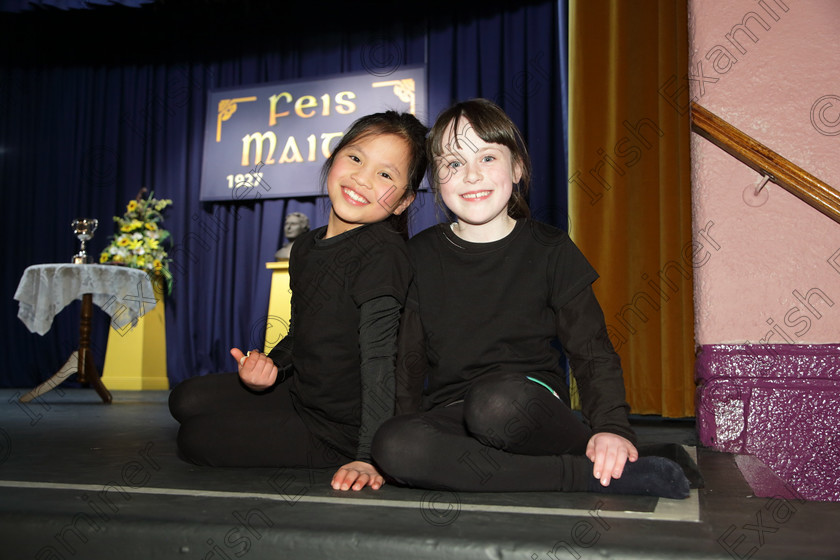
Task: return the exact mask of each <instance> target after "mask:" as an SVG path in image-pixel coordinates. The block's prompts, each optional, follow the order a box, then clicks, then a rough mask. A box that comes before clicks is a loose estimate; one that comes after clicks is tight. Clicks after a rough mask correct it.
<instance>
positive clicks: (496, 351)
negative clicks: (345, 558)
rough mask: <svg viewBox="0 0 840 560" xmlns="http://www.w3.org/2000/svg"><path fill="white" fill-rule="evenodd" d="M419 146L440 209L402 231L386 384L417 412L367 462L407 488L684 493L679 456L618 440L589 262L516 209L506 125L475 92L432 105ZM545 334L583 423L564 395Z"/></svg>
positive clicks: (623, 419)
mask: <svg viewBox="0 0 840 560" xmlns="http://www.w3.org/2000/svg"><path fill="white" fill-rule="evenodd" d="M427 145H428V147H429V152H430V157H431V158H432V159H433V165H432V169H433V173H432V175H433V177H432V179H433V183H434V188H435V194H436V196H438V197H439V199H440V200H441V201H442V202H443V204H444V205H445V206H446V208H448V209H449V210H450V211H451V212H452V214H454V216H455V221H453V222H452V223H448V224H439V225H437V226H434V227H432V228H430V229H427V230H425V231H424V232H421V233H420V234H418V235H416V236H415V237H414V238H412V240H411V241H410V242H409V253H410V258H411V263H412V267H413V272H414V280H413V284H412V287H411V289H410V292H409V298H408V302H407V304H406V309H405V312H404V316H403V324H402V327H401V329H402V331H401V333H400V338H401V342H400V344H401V356H402V357H401V359H400V364H401V366H402V367H401V369H402V370H403V371H401V372H399V373H398V385H399V388H400V390H401V392H402V393H404V394H405V395H407V399H406V400H407V402H409V405H408V408H410V407H411V405H412V404H419V408H420V410H421V411H420V412H416V413H413V414H407V415H403V416H397V417H394V418H392V419H391V420H389V421H387V422H386V423H385V424H384V425H383V426H382V428H381V429H380V431H379V433H378V434H377V436H376V438H375V440H374V443H373V456H374V459H375V460H376V463H377V465H378V466H379V467H380V468H381V469H383V470H384V472H385V473H386V474H387V475H389V476H391V477H392V478H393V479H395V480H396V481H398V482H401V483H404V484H408V485H412V486H417V487H423V488H434V489H448V490H456V491H457V490H464V491H537V490H541V491H594V492H615V493H629V494H653V495H657V496H666V497H672V498H682V497H686V496H687V495H688V481H687V480H686V478H685V476H684V474H683V472H682V470H681V468H680V466H679V465H677V464H676V463H675V462H673V461H671V460H668V459H665V458H662V457H642V458H640V457H639V453H638V451H637V449H636V448H635V446H634V441H635V435H634V433H633V430H632V429H631V427H630V424H629V422H628V418H627V414H628V410H629V407H628V405H627V404H626V402H625V395H624V384H623V379H622V371H621V365H620V363H619V358H618V356H617V354H616V353H615V351H614V350H613V347H612V345H611V343H610V340H609V338H608V337H607V334H606V326H605V324H604V317H603V313H602V311H601V308H600V306H599V305H598V302H597V300H596V299H595V296H594V294H593V291H592V287H591V284H592V282H594V281H595V279H596V278H597V274H596V272H595V271H594V270H593V268H592V267H591V266H590V265H589V263H588V262H587V261H586V259H585V258H584V257H583V255H582V254H581V253H580V251H579V250H578V248H577V247H576V246H575V245H574V243H573V242H572V241H571V239H569V237H568V235H567V234H566V233H565V232H563V231H561V230H558V229H556V228H553V227H551V226H548V225H545V224H541V223H539V222H536V221H533V220H531V219H530V218H529V217H528V216H529V210H528V206H527V204H526V202H525V196H526V195H527V191H528V185H529V181H530V160H529V157H528V152H527V150H526V149H525V146H524V143H523V141H522V138H521V136H520V133H519V130H518V129H517V128H516V126H515V125H514V124H513V122H512V121H511V120H510V118H509V117H508V116H507V115H506V114H505V113H504V112H503V111H502V110H501V109H500V108H499V107H497V106H496V105H495V104H493V103H491V102H489V101H486V100H482V99H476V100H471V101H466V102H463V103H459V104H457V105H455V106H453V107H451V108H450V109H447V110H446V111H444V112H443V113H442V114H441V116H440V117H439V118H438V120H437V122H436V123H435V125H434V127H433V128H432V131H431V133H430V135H429V139H428V143H427ZM555 340H559V342H560V343H561V345H562V348H563V351H564V352H565V355H566V356H567V357H568V358H569V361H570V364H571V369H572V372H573V373H574V376H575V379H576V380H577V382H578V386H579V387H580V392H581V401H582V407H583V416H584V417H585V420H586V422H585V423H584V422H581V421H580V420H579V419H578V417H577V416H576V415H575V414H574V413H573V412H572V410H571V409H570V407H569V400H570V399H569V390H568V386H567V385H566V382H565V372H564V369H563V367H562V365H561V363H562V356H561V354H560V352H559V351H558V350H557V349H555V348H554V347H553V346H552V342H553V341H555ZM410 356H411V357H413V358H412V359H409V357H410ZM417 356H422V357H424V358H425V360H417V359H416V357H417ZM417 364H420V366H419V367H418V365H417ZM426 366H427V369H424V368H426ZM413 391H416V393H417V394H420V392H421V391H422V398H421V402H420V403H412V402H411V401H412V398H411V397H412V394H414V393H413Z"/></svg>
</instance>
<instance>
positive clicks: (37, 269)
mask: <svg viewBox="0 0 840 560" xmlns="http://www.w3.org/2000/svg"><path fill="white" fill-rule="evenodd" d="M84 294H92V295H93V303H94V304H95V305H96V306H97V307H99V308H100V309H102V310H103V311H105V312H106V313H108V315H110V316H111V325H112V326H113V327H114V328H116V329H117V330H122V329H123V328H124V327H125V326H126V325H128V324H136V322H137V319H139V318H140V317H142V316H143V315H145V314H146V313H148V312H149V311H151V310H152V309H153V308H154V306H155V305H156V303H157V301H156V300H155V292H154V289H153V288H152V282H151V280H150V278H149V275H148V274H147V273H145V272H143V271H142V270H137V269H135V268H127V267H122V266H113V265H104V264H39V265H34V266H30V267H29V268H27V269H26V270H25V271H24V272H23V276H22V277H21V279H20V283H19V284H18V287H17V291H16V292H15V299H16V300H17V301H18V302H20V303H19V305H18V318H19V319H20V320H21V321H23V323H24V324H25V325H26V328H27V329H29V330H30V332H34V333H38V334H40V335H44V334H46V333H47V332H49V330H50V326H51V325H52V321H53V318H54V317H55V316H56V315H57V314H58V312H59V311H61V310H62V309H64V308H65V307H66V306H67V304H69V303H70V302H72V301H73V300H76V299H81V298H82V295H84Z"/></svg>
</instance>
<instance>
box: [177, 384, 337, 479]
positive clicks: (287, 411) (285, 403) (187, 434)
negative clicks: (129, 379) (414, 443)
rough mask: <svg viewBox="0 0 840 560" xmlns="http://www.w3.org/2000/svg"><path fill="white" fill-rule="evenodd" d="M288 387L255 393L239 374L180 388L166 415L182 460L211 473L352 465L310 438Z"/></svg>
mask: <svg viewBox="0 0 840 560" xmlns="http://www.w3.org/2000/svg"><path fill="white" fill-rule="evenodd" d="M290 387H291V381H288V382H286V383H283V384H280V385H278V386H276V387H274V388H273V389H271V390H269V391H267V392H265V393H255V392H253V391H250V390H249V389H248V388H247V387H245V386H244V385H243V384H242V383H241V381H240V380H239V374H237V373H220V374H215V375H206V376H202V377H192V378H190V379H187V380H186V381H184V382H182V383H181V384H179V385H178V386H177V387H175V389H173V390H172V393H171V394H170V395H169V410H170V412H171V413H172V416H174V417H175V419H176V420H178V421H179V422H180V423H181V427H180V429H179V430H178V452H179V454H180V456H181V458H182V459H184V460H186V461H189V462H191V463H195V464H198V465H209V466H214V467H307V468H325V467H335V466H341V465H344V464H346V463H349V462H351V461H352V460H353V459H351V458H349V457H346V456H344V455H343V454H341V453H339V452H337V451H335V450H334V449H332V448H331V447H329V446H327V445H326V444H324V443H323V442H322V441H320V440H319V439H318V438H316V437H315V436H313V435H312V434H311V433H310V432H309V429H308V428H307V427H306V425H305V424H304V422H303V420H302V419H301V418H300V416H299V415H298V413H297V411H296V410H295V407H294V405H293V403H292V397H291V395H290V394H289V389H290Z"/></svg>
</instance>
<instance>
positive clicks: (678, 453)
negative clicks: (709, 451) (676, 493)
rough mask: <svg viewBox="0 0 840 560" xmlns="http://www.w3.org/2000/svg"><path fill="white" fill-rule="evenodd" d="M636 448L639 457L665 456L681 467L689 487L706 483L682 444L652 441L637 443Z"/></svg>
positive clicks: (700, 486)
mask: <svg viewBox="0 0 840 560" xmlns="http://www.w3.org/2000/svg"><path fill="white" fill-rule="evenodd" d="M636 449H638V450H639V457H650V456H654V457H665V458H666V459H671V460H672V461H674V462H675V463H676V464H678V465H679V466H680V467H682V470H683V474H684V475H685V477H686V478H687V479H688V483H689V484H690V485H691V488H703V487H704V486H705V485H706V482H705V481H704V480H703V475H702V474H700V469H699V468H698V467H697V463H696V462H695V461H694V459H692V458H691V455H689V454H688V452H687V451H686V450H685V448H684V447H683V446H682V445H679V444H677V443H654V444H650V445H638V446H636Z"/></svg>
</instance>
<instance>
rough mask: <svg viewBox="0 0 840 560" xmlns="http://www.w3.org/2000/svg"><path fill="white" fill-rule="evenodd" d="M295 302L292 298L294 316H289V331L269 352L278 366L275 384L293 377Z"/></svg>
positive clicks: (269, 355)
mask: <svg viewBox="0 0 840 560" xmlns="http://www.w3.org/2000/svg"><path fill="white" fill-rule="evenodd" d="M294 318H295V304H294V299H293V300H292V316H291V317H290V318H289V332H288V333H286V336H284V337H283V339H282V340H281V341H280V342H278V343H277V345H276V346H275V347H274V348H272V349H271V352H269V353H268V357H269V358H271V361H272V362H274V365H276V366H277V381H276V382H275V383H274V384H275V385H279V384H280V383H283V382H284V381H286V380H287V379H288V378H290V377H291V372H292V349H293V348H294V345H295V321H294Z"/></svg>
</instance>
